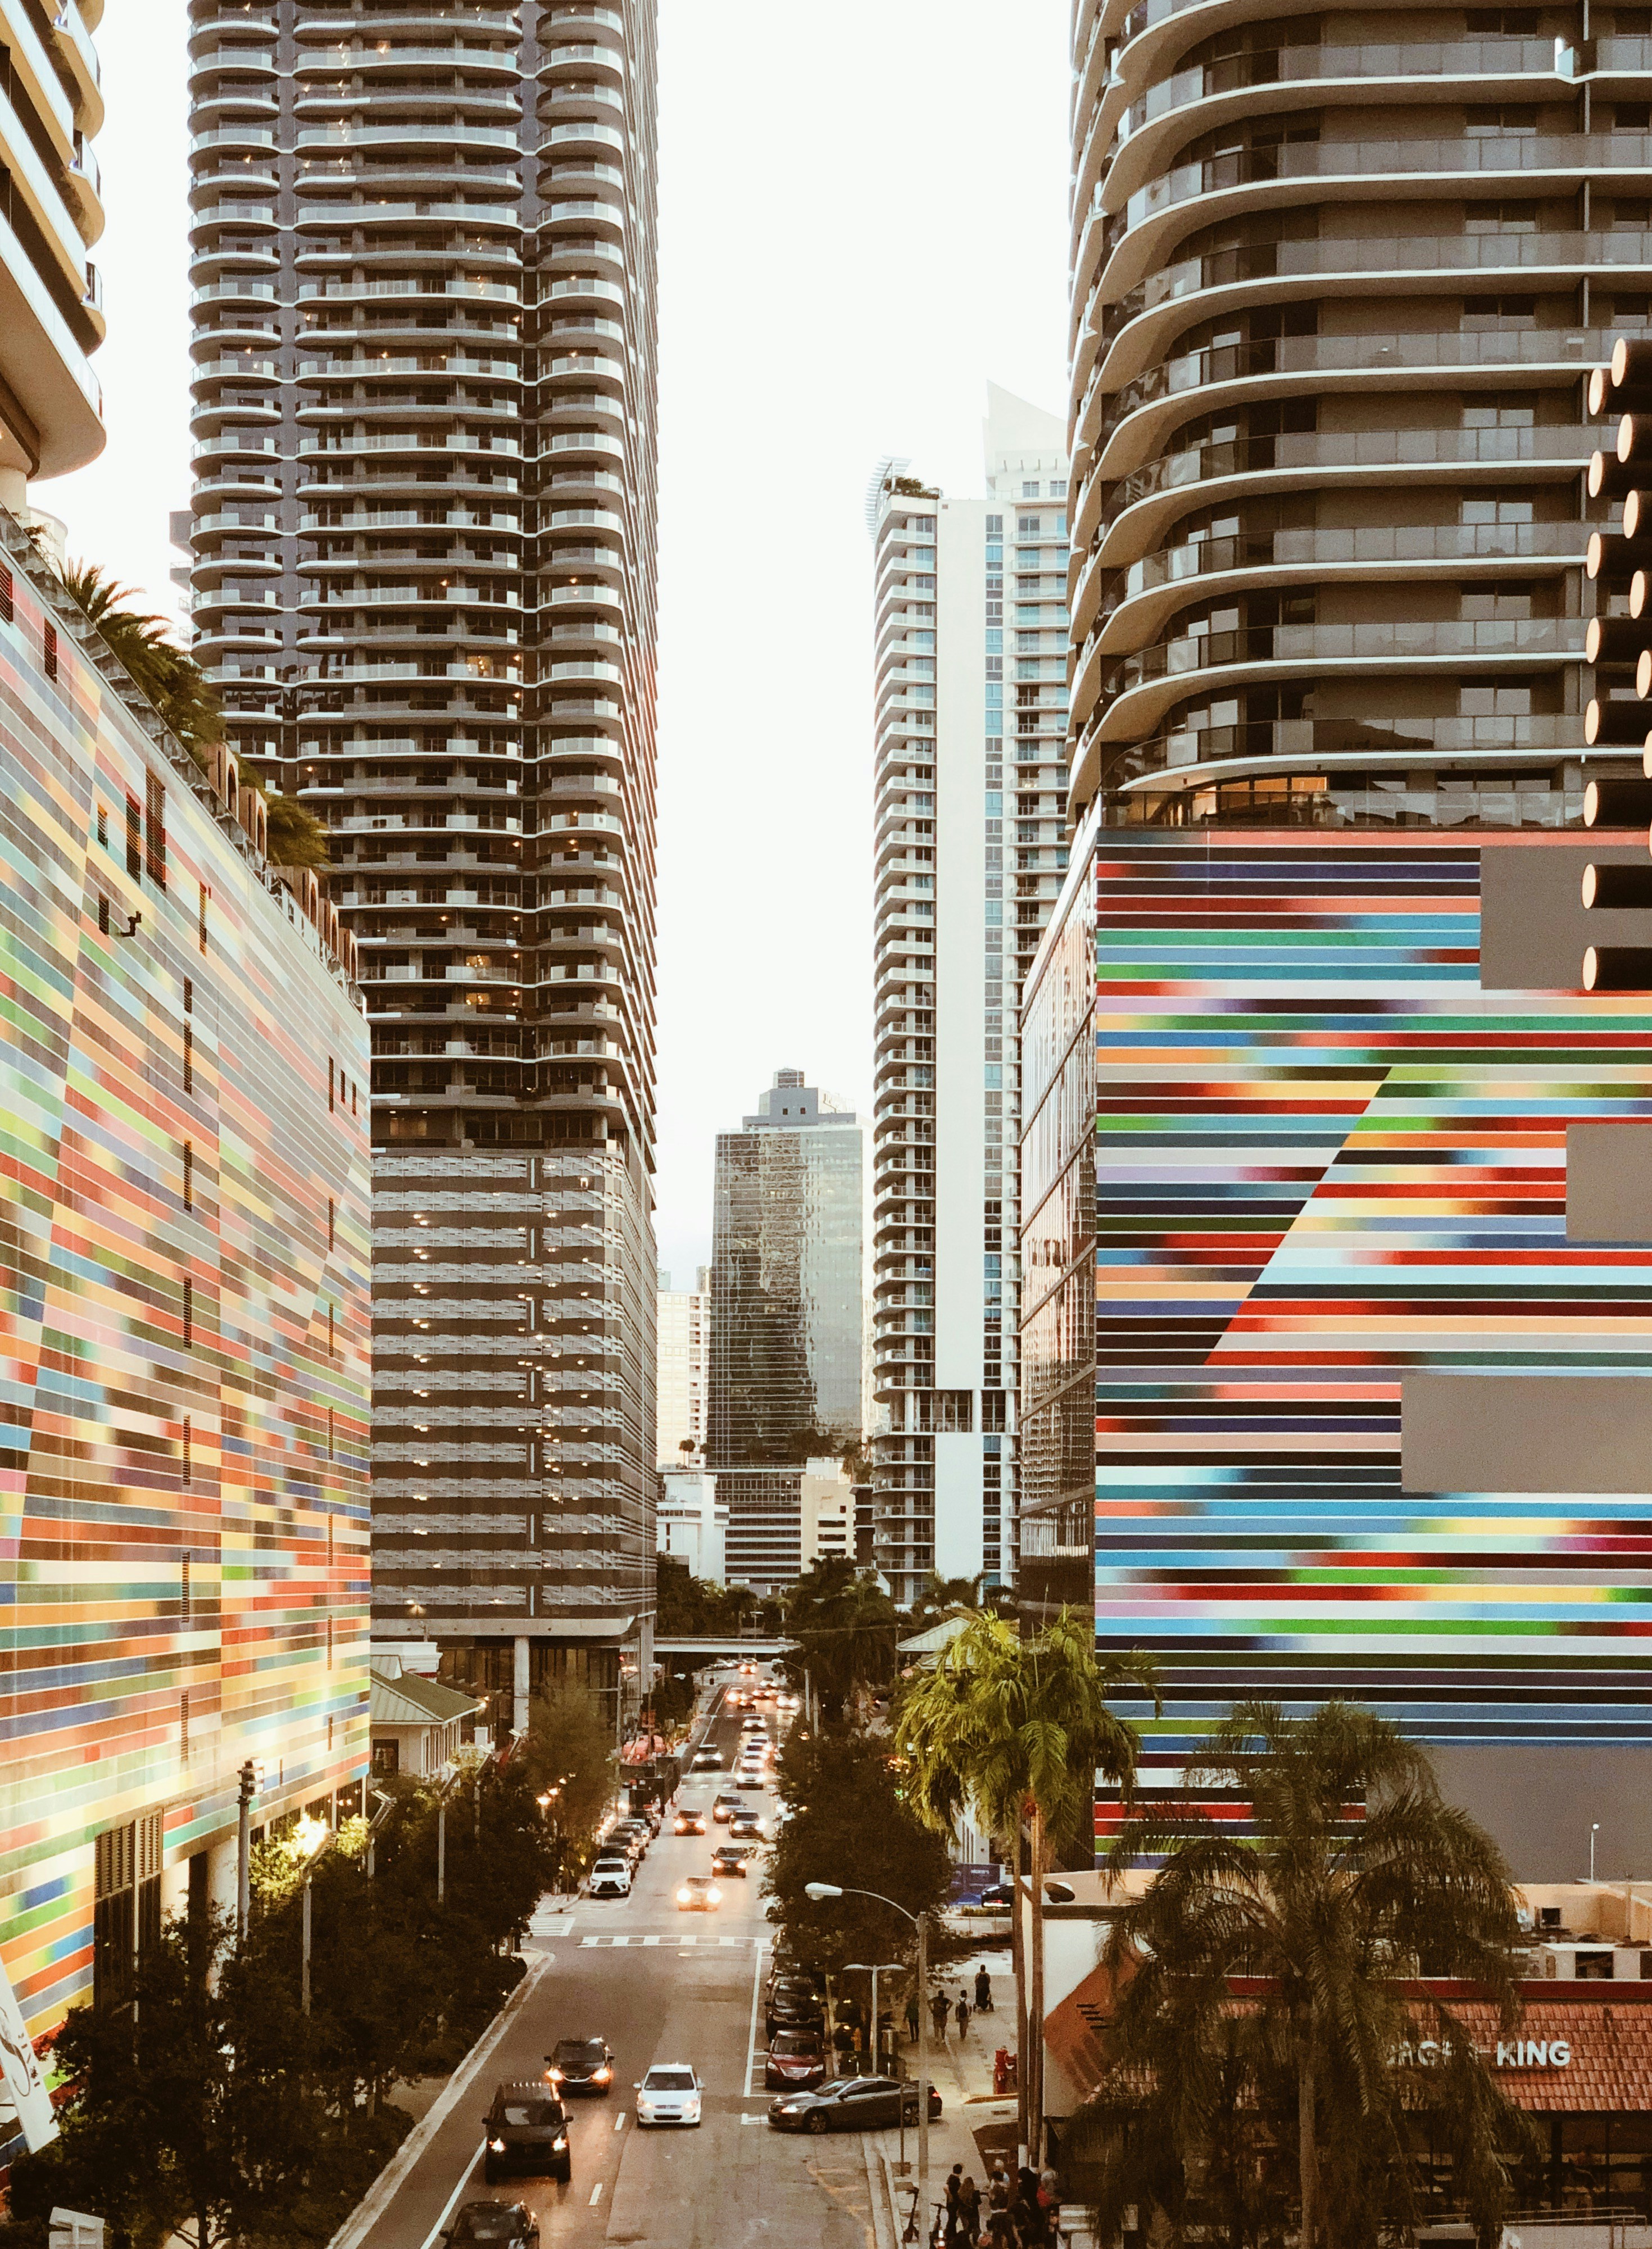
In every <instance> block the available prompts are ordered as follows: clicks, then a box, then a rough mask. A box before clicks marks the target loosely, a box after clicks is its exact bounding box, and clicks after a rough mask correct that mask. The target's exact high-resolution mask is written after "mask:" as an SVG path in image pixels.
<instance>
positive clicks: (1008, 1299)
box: [868, 388, 1067, 1601]
mask: <svg viewBox="0 0 1652 2249" xmlns="http://www.w3.org/2000/svg"><path fill="white" fill-rule="evenodd" d="M984 436H985V440H986V453H987V485H988V496H987V498H986V499H953V498H949V497H947V496H946V495H943V494H942V493H941V492H940V491H938V490H937V489H935V488H934V487H933V486H931V485H926V484H924V483H922V482H921V481H920V480H919V478H914V477H911V476H908V475H906V474H905V473H903V472H902V471H901V467H900V465H899V464H889V463H885V464H882V466H881V467H880V469H879V471H878V475H877V477H876V478H874V480H873V488H872V491H871V495H870V497H869V506H868V517H869V522H870V526H871V531H872V533H873V536H874V538H875V540H876V542H877V611H876V632H877V648H878V717H877V726H878V745H877V791H878V840H877V853H878V882H877V897H876V904H875V913H876V925H875V967H874V973H875V975H876V978H877V1005H876V1013H877V1026H878V1090H877V1098H876V1108H875V1118H874V1125H875V1134H876V1154H875V1163H876V1166H877V1169H876V1174H875V1179H874V1185H873V1227H874V1236H873V1240H874V1260H875V1269H876V1280H875V1286H876V1291H877V1296H876V1332H875V1337H874V1344H873V1348H874V1351H875V1372H874V1381H875V1386H876V1393H877V1400H878V1409H879V1413H880V1416H882V1417H883V1420H884V1426H883V1427H881V1428H880V1432H879V1434H878V1437H877V1439H876V1441H875V1444H874V1448H873V1449H874V1453H875V1455H876V1461H875V1471H874V1473H875V1499H874V1506H875V1510H876V1524H877V1528H876V1533H875V1541H874V1552H875V1554H876V1557H877V1560H878V1566H879V1568H880V1569H881V1570H882V1572H884V1575H885V1578H887V1579H888V1581H889V1584H890V1586H891V1590H892V1591H893V1592H894V1594H895V1597H896V1599H898V1600H901V1601H910V1600H912V1599H913V1598H914V1597H915V1596H916V1595H917V1593H918V1592H919V1590H920V1588H921V1586H922V1585H923V1583H924V1580H925V1578H926V1576H927V1575H928V1573H929V1572H930V1571H931V1570H932V1569H933V1570H935V1571H938V1572H940V1574H941V1575H942V1576H943V1577H949V1578H973V1577H977V1576H979V1577H983V1578H985V1579H986V1581H987V1583H988V1584H989V1585H997V1584H1001V1583H1006V1582H1008V1581H1009V1580H1011V1579H1012V1578H1013V1577H1014V1574H1015V1419H1014V1413H1013V1410H1010V1408H1011V1406H1012V1405H1013V1400H1014V1396H1015V1306H1016V1296H1015V1224H1016V1207H1017V1205H1016V1193H1017V1189H1016V1168H1017V1165H1016V1157H1017V1149H1016V1141H1017V1131H1016V1118H1017V1114H1018V1110H1017V1099H1018V1094H1017V1088H1018V1082H1019V1069H1018V1064H1017V1055H1018V1047H1017V1041H1016V1016H1017V1011H1018V1008H1019V1006H1020V997H1021V979H1022V973H1024V971H1025V969H1026V967H1027V966H1028V964H1029V962H1030V960H1031V959H1032V954H1033V948H1034V947H1035V946H1036V944H1037V942H1038V936H1039V932H1040V930H1041V929H1042V928H1043V923H1044V920H1045V918H1046V917H1047V916H1048V914H1049V912H1050V908H1051V905H1052V904H1053V902H1054V899H1055V896H1056V892H1057V890H1058V888H1059V887H1060V882H1061V870H1062V868H1063V865H1064V863H1065V852H1064V848H1063V832H1064V831H1063V824H1062V818H1061V815H1062V811H1063V804H1064V801H1065V787H1066V769H1065V764H1064V759H1063V748H1064V741H1065V728H1066V687H1065V681H1066V671H1067V664H1066V641H1067V609H1066V584H1067V581H1066V575H1065V572H1066V555H1067V458H1066V453H1065V450H1064V432H1063V427H1062V424H1061V423H1059V422H1058V421H1057V419H1056V418H1055V416H1053V415H1050V414H1044V413H1042V412H1040V410H1039V409H1037V408H1036V407H1035V406H1029V405H1027V404H1026V403H1025V402H1023V401H1022V400H1021V399H1019V398H1012V397H1011V396H1010V395H1009V394H1008V392H1007V391H1002V390H999V389H995V388H989V389H988V416H987V422H986V426H985V431H984Z"/></svg>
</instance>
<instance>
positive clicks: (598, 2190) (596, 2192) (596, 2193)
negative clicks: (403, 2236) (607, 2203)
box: [425, 2179, 602, 2249]
mask: <svg viewBox="0 0 1652 2249" xmlns="http://www.w3.org/2000/svg"><path fill="white" fill-rule="evenodd" d="M601 2200H602V2180H601V2179H598V2180H597V2182H596V2184H595V2186H594V2187H593V2188H592V2189H591V2208H592V2209H593V2210H595V2207H596V2205H597V2204H598V2203H599V2202H601ZM425 2249H430V2245H429V2244H428V2242H427V2243H426V2245H425Z"/></svg>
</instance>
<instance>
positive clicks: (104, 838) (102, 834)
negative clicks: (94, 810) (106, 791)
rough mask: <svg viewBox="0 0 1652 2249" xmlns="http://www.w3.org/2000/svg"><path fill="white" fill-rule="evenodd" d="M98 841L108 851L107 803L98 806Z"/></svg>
mask: <svg viewBox="0 0 1652 2249" xmlns="http://www.w3.org/2000/svg"><path fill="white" fill-rule="evenodd" d="M98 841H99V843H101V844H102V846H103V848H104V849H105V850H106V851H107V849H108V848H109V808H108V806H107V804H100V806H99V807H98Z"/></svg>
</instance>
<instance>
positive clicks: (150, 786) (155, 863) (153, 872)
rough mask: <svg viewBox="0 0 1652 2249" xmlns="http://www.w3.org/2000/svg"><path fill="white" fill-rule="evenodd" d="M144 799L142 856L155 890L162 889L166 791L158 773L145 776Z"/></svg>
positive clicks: (163, 888) (165, 838) (164, 858)
mask: <svg viewBox="0 0 1652 2249" xmlns="http://www.w3.org/2000/svg"><path fill="white" fill-rule="evenodd" d="M144 800H145V807H144V830H143V840H144V856H145V857H146V859H147V860H148V869H149V879H150V881H151V882H152V883H153V884H155V888H156V890H157V891H163V890H165V888H166V886H167V793H166V787H165V784H164V783H163V782H162V779H161V776H160V774H148V776H147V777H146V779H145V782H144Z"/></svg>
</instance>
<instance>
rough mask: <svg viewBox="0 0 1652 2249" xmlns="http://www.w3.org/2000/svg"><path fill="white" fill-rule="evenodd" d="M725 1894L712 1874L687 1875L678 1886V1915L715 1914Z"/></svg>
mask: <svg viewBox="0 0 1652 2249" xmlns="http://www.w3.org/2000/svg"><path fill="white" fill-rule="evenodd" d="M722 1902H723V1893H722V1892H721V1890H719V1888H718V1887H717V1883H716V1881H715V1880H714V1879H713V1878H712V1875H710V1874H685V1875H684V1877H683V1879H682V1881H680V1882H679V1883H678V1886H677V1910H678V1913H715V1912H716V1910H717V1909H718V1907H719V1905H721V1903H722Z"/></svg>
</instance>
